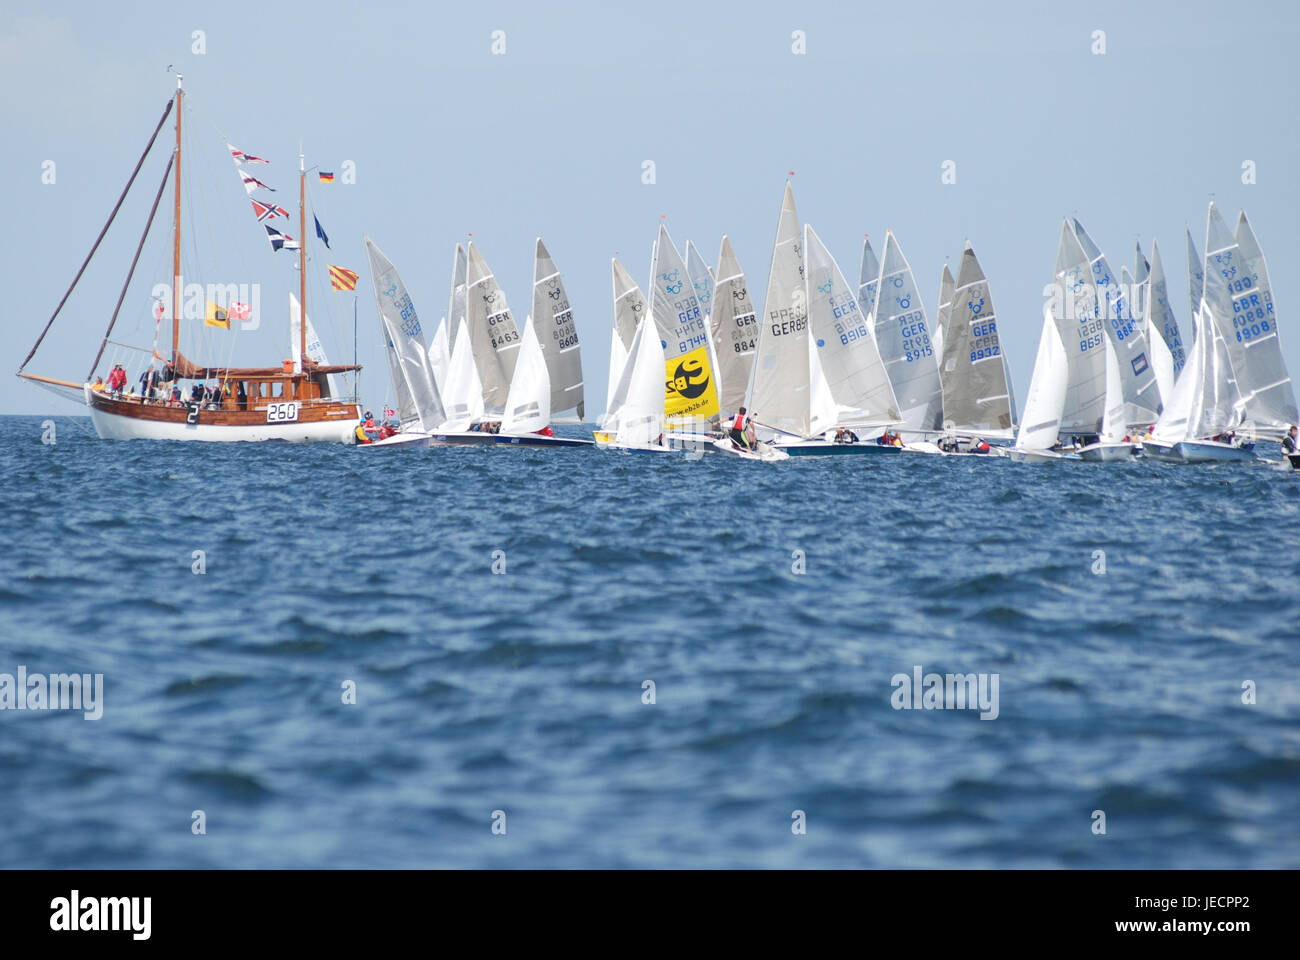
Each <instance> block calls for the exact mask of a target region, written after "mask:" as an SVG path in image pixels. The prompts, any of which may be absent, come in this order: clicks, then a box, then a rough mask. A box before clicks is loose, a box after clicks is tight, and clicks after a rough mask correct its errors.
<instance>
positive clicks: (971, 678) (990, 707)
mask: <svg viewBox="0 0 1300 960" xmlns="http://www.w3.org/2000/svg"><path fill="white" fill-rule="evenodd" d="M999 679H1000V677H999V674H996V673H925V672H924V670H923V669H922V668H921V666H920V664H917V665H916V666H914V667H913V668H912V672H911V674H906V673H896V674H894V676H893V677H892V678H890V681H889V685H890V686H891V687H893V688H894V692H893V693H892V694H891V695H890V697H889V702H890V704H891V705H892V706H893V708H894V709H895V710H979V712H980V719H981V720H996V719H997V718H998V709H999V708H998V682H999Z"/></svg>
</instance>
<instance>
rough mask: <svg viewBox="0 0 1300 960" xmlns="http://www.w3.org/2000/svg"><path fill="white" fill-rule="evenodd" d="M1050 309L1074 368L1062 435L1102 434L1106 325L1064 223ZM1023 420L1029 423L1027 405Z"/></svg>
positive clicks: (1078, 248) (1083, 260)
mask: <svg viewBox="0 0 1300 960" xmlns="http://www.w3.org/2000/svg"><path fill="white" fill-rule="evenodd" d="M1048 306H1049V309H1050V310H1051V312H1052V318H1053V320H1054V321H1055V322H1056V332H1057V334H1058V335H1059V336H1060V340H1061V345H1062V347H1063V348H1064V350H1065V356H1066V359H1067V362H1068V364H1069V368H1070V373H1069V377H1068V378H1067V382H1066V392H1065V402H1064V405H1063V407H1062V409H1061V411H1060V414H1059V416H1060V421H1061V424H1060V426H1061V432H1062V433H1078V434H1094V433H1098V432H1099V431H1100V430H1101V418H1102V415H1103V414H1104V413H1105V405H1106V350H1105V348H1104V346H1103V344H1104V342H1105V340H1106V334H1105V331H1104V329H1103V328H1104V326H1105V321H1104V320H1102V318H1101V309H1100V307H1099V306H1098V304H1097V290H1096V287H1095V286H1094V285H1093V283H1092V266H1091V264H1089V262H1088V257H1087V255H1086V254H1085V253H1084V251H1083V247H1081V246H1080V245H1079V241H1078V238H1077V237H1076V236H1075V234H1074V231H1073V230H1071V229H1070V222H1069V221H1068V220H1065V221H1062V223H1061V236H1060V240H1059V241H1058V243H1057V247H1056V284H1055V287H1054V290H1053V295H1052V298H1051V301H1050V303H1049V304H1048ZM1030 389H1031V390H1032V389H1033V388H1032V386H1031V387H1030ZM1023 420H1024V422H1026V423H1027V422H1029V402H1028V401H1026V403H1025V413H1024V416H1023Z"/></svg>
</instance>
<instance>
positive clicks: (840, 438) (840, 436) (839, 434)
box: [835, 427, 858, 443]
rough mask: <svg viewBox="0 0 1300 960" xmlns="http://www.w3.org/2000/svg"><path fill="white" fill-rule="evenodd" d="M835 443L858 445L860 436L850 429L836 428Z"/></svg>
mask: <svg viewBox="0 0 1300 960" xmlns="http://www.w3.org/2000/svg"><path fill="white" fill-rule="evenodd" d="M835 442H836V443H857V442H858V435H857V434H856V433H854V432H853V431H852V430H850V429H849V428H848V427H836V428H835Z"/></svg>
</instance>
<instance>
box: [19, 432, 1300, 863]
mask: <svg viewBox="0 0 1300 960" xmlns="http://www.w3.org/2000/svg"><path fill="white" fill-rule="evenodd" d="M55 422H56V425H57V431H58V432H57V443H55V444H54V445H53V446H49V445H43V444H42V443H41V442H40V437H41V426H40V423H41V420H40V418H19V417H7V418H0V483H3V489H4V491H5V492H6V494H7V497H6V499H7V503H6V507H5V510H4V514H5V520H4V528H5V535H4V549H3V551H0V672H2V673H14V672H15V671H16V670H17V668H18V666H19V665H23V666H25V667H26V668H27V670H28V671H29V673H31V672H45V673H62V672H73V671H75V672H89V673H102V674H103V675H104V691H105V692H104V713H103V717H102V719H100V720H97V721H96V720H87V719H84V718H83V717H82V715H81V714H74V713H56V712H50V711H45V712H32V711H23V712H16V711H10V710H5V711H0V784H2V786H0V851H2V852H0V865H5V866H14V865H21V866H58V867H64V866H127V867H154V866H215V867H247V866H285V867H289V866H323V867H339V866H476V867H484V866H486V867H492V866H530V867H538V866H543V867H544V866H582V867H667V866H692V867H778V866H794V867H813V866H863V867H884V866H891V867H893V866H922V867H931V866H938V867H974V866H1046V867H1055V866H1080V867H1101V866H1118V867H1138V866H1168V867H1193V866H1291V867H1295V866H1300V670H1298V669H1297V667H1298V665H1300V637H1298V635H1300V620H1297V614H1298V613H1300V589H1298V588H1297V577H1300V552H1298V551H1297V540H1296V532H1297V530H1298V529H1300V475H1296V474H1290V473H1284V472H1281V471H1278V470H1274V469H1270V468H1268V467H1258V466H1244V465H1217V466H1207V467H1199V468H1197V467H1173V466H1165V465H1160V464H1153V463H1134V464H1123V465H1091V464H1077V463H1075V464H1049V465H1040V466H1032V465H1020V464H1013V463H1010V462H1008V461H981V460H976V459H971V458H965V459H959V458H951V459H947V458H938V457H924V456H898V457H878V458H877V457H869V458H832V459H823V460H815V459H808V460H802V461H800V460H792V461H789V462H787V463H782V464H774V465H768V464H758V463H742V462H737V461H733V460H724V459H722V458H719V457H712V456H710V457H705V458H704V459H702V460H697V461H688V460H686V459H684V458H680V457H644V456H643V457H632V456H627V455H618V454H610V453H605V452H602V451H597V450H593V449H583V450H558V451H547V450H523V449H504V448H503V449H431V450H425V451H397V450H390V451H358V450H356V449H353V448H347V447H339V446H285V445H272V444H251V445H243V444H237V445H201V444H170V443H149V442H135V443H117V444H112V443H105V442H101V441H98V440H96V439H94V438H93V436H88V435H87V433H86V430H88V422H87V421H85V420H76V421H74V420H72V419H68V418H63V417H59V418H56V421H55ZM571 432H572V431H571ZM1273 451H1274V452H1273V455H1274V456H1276V448H1275V447H1274V448H1273ZM198 550H201V551H203V552H204V553H203V556H204V561H205V564H206V573H204V574H202V575H197V574H195V573H194V572H193V567H194V565H195V562H196V561H195V559H194V551H198ZM497 551H501V553H497ZM796 551H801V553H796ZM1097 551H1104V558H1103V557H1102V556H1101V555H1100V554H1098V553H1097ZM801 558H802V560H801ZM1103 560H1104V573H1095V572H1094V570H1097V569H1098V568H1099V567H1100V566H1101V563H1102V561H1103ZM494 562H495V564H496V566H497V568H498V569H500V568H501V565H502V563H504V568H505V572H504V573H499V574H498V573H494V572H493V566H494ZM796 567H802V568H803V569H804V570H805V571H806V572H804V573H802V574H799V573H796V572H794V570H795V568H796ZM917 665H919V666H921V667H922V668H923V669H924V671H925V672H927V673H928V672H938V673H945V672H952V673H970V672H976V673H990V674H997V675H998V677H999V709H998V716H997V718H996V719H991V720H981V719H980V718H979V716H978V714H977V713H976V712H973V711H958V710H932V711H925V710H911V711H908V710H895V709H893V707H892V706H891V702H890V701H891V694H892V693H893V692H894V690H893V687H892V686H891V678H892V677H893V676H894V675H895V674H898V673H907V674H911V672H912V670H913V667H914V666H917ZM347 681H352V682H354V683H355V685H356V690H357V703H356V704H355V705H351V704H344V703H343V702H342V700H343V686H344V684H345V683H346V682H347ZM645 681H653V683H654V694H655V697H654V699H655V702H654V703H652V704H647V703H644V702H643V689H644V686H643V685H644V683H645ZM1246 681H1251V682H1253V684H1254V686H1255V689H1256V697H1257V702H1256V703H1255V704H1253V705H1246V704H1243V703H1242V695H1243V691H1242V685H1243V683H1244V682H1246ZM196 810H202V811H203V812H204V814H205V817H206V826H207V832H206V834H205V835H202V836H196V835H195V834H194V833H193V832H192V830H191V824H192V814H193V812H194V811H196ZM796 810H801V811H803V812H804V816H805V818H806V824H807V832H806V834H804V835H796V834H795V833H793V832H792V830H791V825H792V823H793V822H794V821H793V820H792V813H793V811H796ZM1096 810H1102V811H1104V812H1105V816H1106V833H1105V835H1104V836H1098V835H1094V833H1093V832H1092V826H1093V823H1094V818H1093V811H1096ZM494 811H503V812H504V814H505V826H506V830H505V835H503V836H502V835H495V834H494V833H493V832H492V825H493V819H494ZM497 821H498V822H500V816H499V815H498V817H497Z"/></svg>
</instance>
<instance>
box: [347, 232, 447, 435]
mask: <svg viewBox="0 0 1300 960" xmlns="http://www.w3.org/2000/svg"><path fill="white" fill-rule="evenodd" d="M366 252H367V254H368V255H369V259H370V276H371V279H372V281H373V282H374V287H375V303H376V305H377V306H378V308H379V319H380V322H381V324H382V328H383V333H384V341H385V343H386V344H387V346H388V358H389V370H390V372H391V373H392V374H393V389H394V391H395V392H396V394H397V404H398V406H397V415H398V418H399V419H400V421H401V424H402V427H403V428H409V427H414V428H415V429H418V430H421V431H424V432H428V431H429V430H432V429H434V428H435V427H437V426H439V425H441V424H442V422H443V421H444V420H446V416H445V414H444V411H443V407H442V397H441V396H440V395H439V394H438V386H437V384H435V383H434V382H433V369H432V367H430V365H429V348H428V346H427V345H426V344H425V342H424V331H423V330H422V329H421V327H420V318H419V316H418V315H417V314H416V312H415V304H414V303H412V302H411V297H410V295H409V294H408V293H407V292H406V287H405V286H404V285H403V284H402V278H401V277H399V276H398V275H397V269H396V268H395V267H394V266H393V264H392V261H390V260H389V259H388V258H387V257H386V256H384V254H383V252H382V251H381V250H380V249H379V248H378V247H377V246H375V244H374V242H373V241H372V240H371V239H370V238H369V237H367V238H366Z"/></svg>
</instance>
